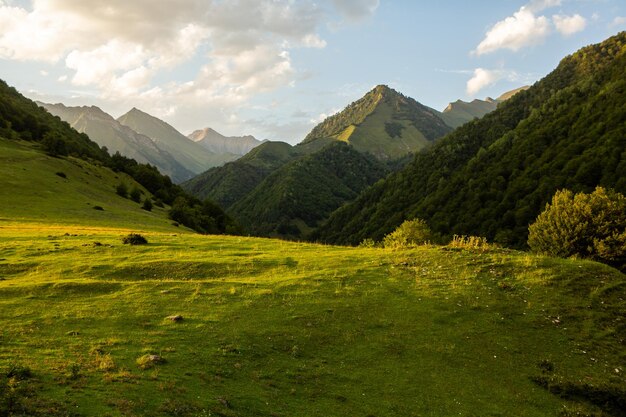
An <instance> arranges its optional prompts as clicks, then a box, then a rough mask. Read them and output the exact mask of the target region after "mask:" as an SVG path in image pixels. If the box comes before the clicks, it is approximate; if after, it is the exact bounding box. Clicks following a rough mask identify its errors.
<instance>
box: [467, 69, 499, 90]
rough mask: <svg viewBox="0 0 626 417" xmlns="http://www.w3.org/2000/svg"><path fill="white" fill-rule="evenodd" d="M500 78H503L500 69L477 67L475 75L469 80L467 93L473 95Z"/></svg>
mask: <svg viewBox="0 0 626 417" xmlns="http://www.w3.org/2000/svg"><path fill="white" fill-rule="evenodd" d="M500 79H502V73H501V72H500V71H497V70H486V69H484V68H476V69H475V70H474V76H473V77H472V78H471V79H470V80H469V81H468V82H467V94H468V95H470V96H473V95H474V94H476V93H478V92H479V91H480V90H482V89H483V88H485V87H488V86H490V85H492V84H495V83H496V82H497V81H499V80H500Z"/></svg>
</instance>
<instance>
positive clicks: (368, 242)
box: [359, 238, 376, 248]
mask: <svg viewBox="0 0 626 417" xmlns="http://www.w3.org/2000/svg"><path fill="white" fill-rule="evenodd" d="M375 247H376V242H375V241H374V239H370V238H366V239H363V241H361V243H359V248H375Z"/></svg>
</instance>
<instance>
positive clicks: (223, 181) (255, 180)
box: [181, 142, 302, 209]
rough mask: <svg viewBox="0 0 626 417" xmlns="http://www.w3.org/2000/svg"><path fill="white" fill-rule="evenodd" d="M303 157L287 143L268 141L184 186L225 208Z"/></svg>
mask: <svg viewBox="0 0 626 417" xmlns="http://www.w3.org/2000/svg"><path fill="white" fill-rule="evenodd" d="M300 155H302V153H301V152H300V149H299V148H297V147H293V146H291V145H289V144H288V143H284V142H264V143H262V144H261V145H259V146H258V147H256V148H254V149H252V150H251V151H250V152H249V153H248V154H246V155H245V156H243V157H242V158H240V159H238V160H236V161H233V162H228V163H226V164H225V165H223V166H221V167H216V168H211V169H210V170H208V171H206V172H204V173H202V174H200V175H198V176H196V177H194V178H192V179H191V180H189V181H187V182H185V183H183V184H181V185H182V187H183V188H184V189H185V190H187V191H188V192H190V193H191V194H193V195H195V196H196V197H198V198H202V199H205V198H208V199H210V200H213V201H215V202H217V203H218V204H220V206H222V207H223V208H225V209H228V208H229V207H230V206H232V205H233V204H235V203H236V202H237V201H239V200H241V199H242V198H244V197H245V196H246V195H248V194H249V193H250V192H251V191H252V190H254V188H255V187H256V186H257V185H259V184H260V183H261V182H262V181H263V180H264V179H265V178H266V177H267V176H268V175H269V174H271V173H272V172H274V171H275V170H276V169H278V168H280V167H281V166H283V165H284V164H286V163H287V162H289V161H291V160H293V159H294V158H297V157H298V156H300Z"/></svg>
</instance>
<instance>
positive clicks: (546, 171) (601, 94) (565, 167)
mask: <svg viewBox="0 0 626 417" xmlns="http://www.w3.org/2000/svg"><path fill="white" fill-rule="evenodd" d="M596 185H602V186H604V187H606V188H613V189H615V190H616V191H619V192H622V193H624V192H626V33H625V32H622V33H620V34H618V35H616V36H614V37H612V38H610V39H608V40H606V41H605V42H602V43H600V44H597V45H592V46H589V47H586V48H583V49H581V50H580V51H578V52H577V53H575V54H573V55H571V56H568V57H566V58H565V59H563V60H562V61H561V63H560V65H559V66H558V68H557V69H556V70H554V71H553V72H552V73H551V74H549V75H548V76H546V77H545V78H544V79H543V80H541V81H539V82H538V83H536V84H535V85H534V86H532V87H531V88H530V89H528V90H527V91H522V92H520V93H518V94H516V95H515V96H514V97H512V98H511V99H510V100H508V101H506V102H505V103H503V104H502V105H500V106H499V107H498V109H497V110H496V111H494V112H492V113H490V114H488V115H486V116H485V117H484V118H483V119H480V120H477V121H474V122H470V123H467V124H466V125H464V126H462V127H461V128H459V129H457V130H456V131H454V132H453V133H451V134H450V135H448V136H447V137H446V138H444V139H442V140H441V141H439V142H438V143H436V144H435V145H434V146H432V147H431V148H429V149H427V150H426V151H424V152H421V153H419V154H418V155H417V156H416V158H415V159H414V161H413V163H412V164H411V165H409V166H408V167H407V168H406V169H404V170H403V171H401V172H399V173H397V174H394V175H392V176H390V177H389V178H388V179H387V180H385V181H383V182H379V183H378V184H376V185H375V186H373V187H372V188H370V189H369V190H368V191H367V192H365V193H364V194H362V195H361V196H360V197H359V198H358V199H357V200H356V201H355V202H354V203H352V204H349V205H347V206H345V207H343V208H341V209H340V210H338V211H337V212H336V213H334V214H333V215H332V216H331V218H330V219H329V221H328V222H327V223H326V224H325V225H323V226H322V227H321V228H320V229H319V230H318V231H317V232H316V233H315V234H314V235H313V238H314V239H318V240H321V241H325V242H333V243H348V244H357V243H359V242H360V241H361V240H363V239H364V238H374V239H380V238H382V236H384V235H385V234H386V233H388V232H390V231H391V230H393V229H394V228H395V227H396V226H398V225H399V224H400V223H401V222H402V221H403V220H405V219H410V218H414V217H420V218H424V219H426V220H427V221H428V223H429V224H430V226H431V227H432V229H434V230H435V231H436V232H438V233H441V234H444V235H451V234H454V233H455V234H473V235H480V236H485V237H487V238H488V239H490V240H495V241H497V242H501V243H503V244H506V245H512V246H518V247H520V246H523V245H524V244H525V242H526V238H527V229H528V224H529V223H530V222H532V221H533V220H534V219H535V218H536V216H537V215H538V214H539V212H540V211H541V210H542V209H543V207H544V206H545V204H546V202H548V201H549V200H550V198H551V197H552V195H553V194H554V193H555V191H557V190H558V189H562V188H568V189H570V190H573V191H586V192H589V191H592V190H593V189H594V188H595V186H596Z"/></svg>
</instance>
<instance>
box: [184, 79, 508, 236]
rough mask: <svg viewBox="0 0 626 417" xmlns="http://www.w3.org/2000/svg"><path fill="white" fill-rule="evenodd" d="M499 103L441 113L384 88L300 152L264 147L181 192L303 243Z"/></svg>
mask: <svg viewBox="0 0 626 417" xmlns="http://www.w3.org/2000/svg"><path fill="white" fill-rule="evenodd" d="M507 94H508V95H510V96H512V95H513V94H514V93H507ZM501 101H504V99H499V100H497V101H496V100H491V102H489V103H488V104H489V106H490V107H486V106H483V105H482V104H481V102H480V101H474V102H472V103H465V104H464V105H461V104H460V103H462V102H460V101H459V102H456V103H453V104H451V105H450V106H449V109H448V111H447V112H444V113H440V112H438V111H437V110H434V109H432V108H429V107H427V106H424V105H422V104H420V103H419V102H417V101H415V100H414V99H412V98H409V97H406V96H404V95H403V94H401V93H399V92H397V91H395V90H393V89H391V88H389V87H388V86H386V85H379V86H377V87H375V88H374V89H372V90H371V91H369V92H368V93H367V94H365V95H364V96H363V97H362V98H361V99H359V100H357V101H355V102H354V103H351V104H350V105H348V106H347V107H346V108H345V109H344V110H343V111H341V112H339V113H337V114H335V115H333V116H330V117H328V118H327V119H325V120H324V121H322V122H321V123H320V124H319V125H317V126H316V127H315V128H313V130H312V131H311V132H310V133H309V134H308V135H307V136H306V138H305V139H304V140H303V141H302V142H301V143H299V144H298V145H295V146H291V145H289V144H287V143H282V142H266V143H263V144H261V145H260V146H258V147H257V148H255V149H253V150H252V151H251V152H250V153H248V154H247V155H245V156H244V157H242V158H241V159H238V160H236V161H233V162H230V163H227V164H225V165H223V166H221V167H216V168H212V169H210V170H208V171H206V172H204V173H202V174H200V175H198V176H197V177H195V178H193V179H191V180H189V181H187V182H185V183H183V184H182V186H183V188H185V189H186V190H187V191H189V192H190V193H192V194H194V195H195V196H197V197H199V198H208V199H210V200H213V201H216V202H217V203H218V204H220V205H221V206H222V207H223V208H224V209H226V210H227V211H228V213H229V214H230V215H232V216H233V217H235V218H236V219H237V220H238V221H239V222H240V223H241V224H242V225H245V227H246V229H247V231H248V232H249V233H252V234H256V235H262V236H281V237H288V238H297V239H302V238H304V237H306V236H307V235H308V234H309V233H311V232H312V231H313V230H314V229H315V228H316V227H318V226H319V225H320V224H321V222H322V221H323V220H325V219H326V218H327V217H328V216H329V215H330V214H331V212H332V211H333V210H335V209H337V208H339V207H340V206H342V205H343V204H345V203H347V202H349V201H351V200H352V199H354V198H356V196H357V195H358V194H359V192H361V191H362V190H364V189H365V188H367V187H368V186H369V185H371V184H373V183H374V182H376V181H377V180H379V179H381V178H383V177H384V176H386V175H387V174H388V173H390V172H392V171H394V170H398V169H400V168H401V167H403V166H404V165H405V164H407V163H409V162H410V160H411V157H412V155H413V153H415V152H418V151H420V150H422V149H424V148H426V147H428V146H430V145H432V143H434V141H435V140H436V139H438V138H439V137H441V136H444V135H445V134H447V133H449V132H451V131H452V127H450V126H448V125H447V124H446V120H452V119H454V120H462V119H463V120H472V119H474V118H477V117H481V116H482V115H484V114H485V113H486V112H487V111H488V110H490V109H491V110H493V109H495V108H496V106H497V104H498V103H499V102H501ZM484 103H487V102H486V101H485V102H484ZM200 136H201V134H200V133H198V136H197V137H200ZM337 144H342V145H348V148H346V147H344V146H335V145H337ZM334 153H336V155H334V156H333V154H334ZM338 164H345V168H344V169H343V170H342V169H341V168H340V167H339V166H338ZM348 167H353V168H354V167H358V169H356V170H355V169H353V168H348ZM358 175H360V177H359V179H358V180H357V179H356V177H355V176H358ZM312 178H316V181H313V182H312V181H311V179H312Z"/></svg>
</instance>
